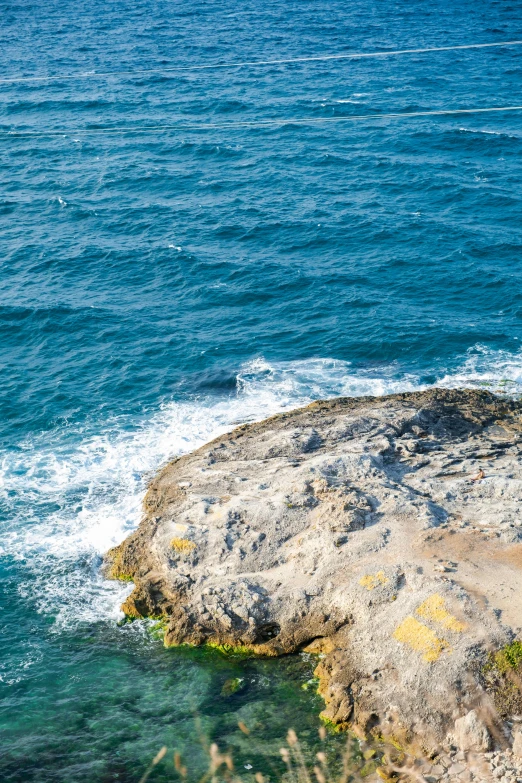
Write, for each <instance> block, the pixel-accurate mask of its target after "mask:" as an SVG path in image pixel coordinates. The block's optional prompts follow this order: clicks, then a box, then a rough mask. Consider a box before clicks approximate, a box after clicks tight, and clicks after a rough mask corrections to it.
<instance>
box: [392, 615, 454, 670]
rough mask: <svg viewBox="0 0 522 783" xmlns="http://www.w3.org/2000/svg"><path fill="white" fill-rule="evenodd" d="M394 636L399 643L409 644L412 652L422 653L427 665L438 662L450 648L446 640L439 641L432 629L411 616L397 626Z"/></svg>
mask: <svg viewBox="0 0 522 783" xmlns="http://www.w3.org/2000/svg"><path fill="white" fill-rule="evenodd" d="M393 636H394V638H395V639H397V641H398V642H401V643H402V644H407V645H408V647H411V649H412V650H415V651H416V652H420V653H422V657H423V658H424V660H425V661H426V662H427V663H433V662H434V661H436V660H438V658H440V655H441V653H442V651H443V650H444V649H445V648H447V647H448V643H447V642H446V641H445V640H444V639H439V638H438V636H436V635H435V633H434V632H433V631H432V630H431V628H428V626H427V625H423V624H422V623H420V622H419V621H418V620H416V619H415V617H412V616H411V615H409V616H408V617H406V619H405V620H403V621H402V623H401V624H400V625H399V626H397V628H396V629H395V631H394V632H393Z"/></svg>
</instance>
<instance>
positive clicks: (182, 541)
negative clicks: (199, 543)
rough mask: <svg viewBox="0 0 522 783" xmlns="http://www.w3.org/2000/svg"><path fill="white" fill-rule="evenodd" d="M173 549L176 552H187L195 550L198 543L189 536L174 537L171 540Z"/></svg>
mask: <svg viewBox="0 0 522 783" xmlns="http://www.w3.org/2000/svg"><path fill="white" fill-rule="evenodd" d="M170 545H171V547H172V549H174V551H175V552H180V553H185V554H187V553H188V552H193V551H194V549H195V548H196V545H195V543H194V542H193V541H189V539H188V538H173V539H172V541H171V542H170Z"/></svg>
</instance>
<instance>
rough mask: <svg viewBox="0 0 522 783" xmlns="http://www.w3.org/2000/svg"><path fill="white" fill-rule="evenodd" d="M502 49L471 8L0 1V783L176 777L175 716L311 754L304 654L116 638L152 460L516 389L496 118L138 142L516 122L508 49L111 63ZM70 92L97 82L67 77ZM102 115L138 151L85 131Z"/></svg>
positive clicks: (513, 259) (520, 134) (508, 21)
mask: <svg viewBox="0 0 522 783" xmlns="http://www.w3.org/2000/svg"><path fill="white" fill-rule="evenodd" d="M521 28H522V24H521V17H520V9H519V7H518V6H517V4H515V3H513V4H511V3H509V2H503V1H502V2H483V1H482V0H478V1H476V2H474V3H471V2H469V1H468V0H465V1H463V2H461V3H457V4H448V3H443V2H441V1H439V0H435V2H432V3H430V4H427V3H423V2H420V0H414V1H413V2H410V3H408V4H403V3H373V2H369V0H355V2H351V3H349V4H348V3H343V2H331V1H330V0H328V2H325V3H322V4H318V3H312V2H308V0H303V2H300V3H299V4H298V3H274V2H271V1H269V2H265V3H263V4H259V3H257V4H256V3H252V2H248V0H247V2H242V3H237V2H235V1H234V0H229V1H228V2H219V1H217V2H214V3H211V4H210V3H201V2H192V0H190V1H189V2H187V3H184V4H183V5H179V4H173V3H172V2H166V0H164V1H162V2H160V1H159V0H157V1H156V0H137V2H135V3H132V4H130V3H123V2H119V0H115V2H113V3H111V4H110V5H107V4H103V3H100V2H99V1H98V0H93V2H91V3H90V4H89V5H88V6H87V5H86V4H83V3H79V2H76V0H71V2H69V3H67V4H63V3H58V2H46V3H43V2H28V3H24V4H23V5H22V4H15V3H4V4H3V5H2V23H1V25H0V44H1V45H0V73H1V78H2V79H8V78H18V81H11V82H6V81H3V82H0V165H1V191H0V228H1V232H2V233H1V237H2V244H1V247H0V253H1V261H2V263H1V265H0V295H1V296H0V326H1V334H2V351H1V352H0V363H1V371H2V374H1V377H2V384H1V386H0V449H1V454H0V481H1V487H2V496H1V503H2V509H1V515H2V516H1V521H2V536H1V542H0V546H1V560H0V580H1V583H0V591H1V600H0V605H1V607H2V615H1V617H2V623H1V628H0V630H1V633H0V689H1V690H2V705H1V708H0V731H1V732H2V736H3V738H5V739H4V743H3V744H4V746H5V747H6V748H7V752H5V754H4V755H3V756H2V757H1V758H0V777H1V779H2V780H6V781H32V780H34V781H68V782H69V781H76V780H78V781H79V780H82V781H109V780H121V781H129V782H130V781H136V780H138V779H139V776H140V775H141V773H142V771H143V768H144V765H145V764H146V761H147V759H148V758H151V757H152V756H153V755H154V754H155V753H156V751H157V749H158V747H159V746H161V745H162V744H163V743H165V744H168V746H169V748H171V749H173V748H174V747H178V749H180V750H182V751H184V752H185V753H186V754H187V755H188V756H189V757H190V758H191V759H192V760H193V762H194V765H195V769H196V768H199V766H198V765H200V764H202V763H203V762H202V758H201V756H200V755H198V754H199V751H197V748H198V747H199V745H198V742H197V736H196V735H197V732H196V733H195V728H194V720H193V717H192V715H193V714H197V715H199V716H200V717H199V719H200V721H201V726H202V727H203V730H204V733H205V734H206V735H208V736H209V737H210V738H214V739H218V740H219V741H220V743H221V744H222V745H227V744H230V745H232V746H233V747H234V748H235V752H236V754H237V756H238V758H239V760H240V763H241V765H242V768H243V770H244V765H245V764H250V763H251V764H252V765H253V769H255V768H256V766H254V765H258V766H262V765H263V764H264V765H265V766H266V765H268V764H269V761H270V759H272V760H273V758H274V757H275V758H277V755H278V754H277V748H278V747H279V743H280V741H281V740H282V739H283V737H284V734H285V733H286V729H287V728H288V726H294V727H295V728H297V729H298V730H299V732H300V734H301V735H302V736H303V741H304V742H305V744H307V747H309V749H310V751H311V750H312V749H313V746H314V741H315V740H314V738H315V737H316V729H317V725H318V724H317V712H318V710H319V707H320V704H319V702H318V699H317V697H316V696H315V695H314V693H313V690H310V689H309V690H303V689H302V687H301V685H302V684H303V683H304V682H306V680H307V679H308V678H309V677H310V671H311V668H312V663H311V662H309V661H306V660H302V659H300V658H290V659H288V660H285V661H275V662H274V661H248V662H244V661H226V660H224V659H222V658H221V657H220V655H219V654H217V653H209V652H204V651H203V652H201V651H192V652H190V651H166V650H164V649H163V648H162V646H161V643H160V642H159V641H158V640H157V639H156V638H154V635H151V633H150V632H149V630H147V627H146V626H143V625H141V624H139V623H136V624H133V625H132V626H124V627H120V626H119V625H118V621H119V619H120V614H119V610H118V607H119V604H120V603H121V600H122V599H123V597H124V596H125V594H126V592H127V590H128V586H125V585H118V584H114V583H110V582H107V581H105V580H104V579H103V578H102V576H101V574H100V570H99V566H100V561H101V555H102V553H103V552H104V551H105V550H106V549H107V548H108V547H110V546H111V545H113V544H114V543H117V542H119V541H120V540H122V538H123V537H124V536H125V534H126V533H127V532H128V531H130V530H131V529H133V528H134V527H135V526H136V524H137V523H138V520H139V514H140V502H141V498H142V495H143V491H144V487H145V485H146V482H147V479H148V477H149V476H150V475H151V474H152V473H153V471H154V470H156V469H157V467H158V466H159V465H160V464H161V463H162V462H164V461H165V460H167V459H169V458H170V457H172V456H174V455H176V454H179V453H183V452H186V451H187V450H190V449H191V448H194V447H195V446H197V445H198V444H200V443H202V442H204V441H205V440H207V439H209V438H210V437H212V436H213V435H215V434H217V433H219V432H222V431H224V430H226V429H229V428H231V427H232V426H234V424H236V423H239V422H243V421H248V420H252V419H256V418H261V417H263V416H266V415H269V414H271V413H273V412H275V411H278V410H281V409H284V408H289V407H293V406H294V407H295V406H297V405H299V404H302V403H306V402H308V401H309V400H311V399H315V398H318V397H326V396H332V395H339V394H382V393H386V392H389V391H395V390H403V389H418V388H422V387H423V386H425V385H430V384H434V383H439V384H442V385H449V386H454V385H474V386H486V387H489V388H493V389H499V390H502V391H507V392H509V393H514V394H518V393H520V391H521V390H522V354H521V348H520V340H521V338H522V298H521V283H522V266H521V248H522V242H521V232H520V209H521V201H522V193H521V188H520V181H521V175H522V164H521V152H522V127H521V115H520V113H518V114H517V113H499V114H495V115H467V116H458V117H456V116H441V117H420V118H415V119H408V120H406V119H402V120H391V119H383V120H378V121H375V120H372V121H365V122H358V123H346V124H334V123H332V124H323V125H321V124H318V125H309V124H306V123H305V124H291V123H290V124H286V125H284V126H282V127H273V126H272V127H269V128H235V129H233V128H228V129H227V128H221V129H219V128H214V129H211V128H209V129H206V130H205V129H199V130H176V129H174V130H169V131H163V130H161V128H162V127H164V126H165V125H169V126H175V124H176V123H184V124H185V125H186V124H187V123H189V122H190V123H191V124H197V123H203V122H210V123H214V124H216V123H223V122H238V121H244V120H255V121H257V120H261V119H266V118H281V119H288V118H291V117H294V118H302V117H315V118H320V117H327V118H335V117H342V116H350V115H354V114H357V115H360V114H366V113H371V114H375V113H388V112H395V111H397V112H413V111H419V110H420V111H422V110H435V109H441V108H470V107H488V106H502V105H512V104H514V103H519V102H520V101H519V99H518V95H519V92H520V83H521V74H522V70H521V67H522V47H505V48H497V49H482V50H462V51H459V52H438V53H430V54H410V55H402V56H395V57H387V58H380V59H375V58H374V59H371V58H368V59H361V60H339V61H331V60H330V61H318V62H302V63H295V64H290V65H288V64H287V65H282V64H280V65H269V66H256V67H253V66H245V67H241V68H239V67H238V68H232V69H225V70H219V69H207V70H204V71H196V70H192V71H190V70H187V71H181V72H177V73H176V72H172V71H169V72H165V73H157V72H154V73H141V74H137V73H136V71H138V70H139V71H146V70H147V69H155V70H157V69H158V68H162V67H163V68H169V67H174V66H182V67H192V66H194V65H199V64H203V65H204V64H210V63H224V62H245V61H258V60H272V59H286V58H295V57H300V56H313V55H318V54H319V55H320V54H339V53H343V52H347V51H357V52H374V51H382V50H390V49H406V48H418V47H434V46H435V47H436V46H447V45H451V44H468V43H482V42H491V41H505V40H514V39H519V38H522V29H521ZM92 71H96V72H103V73H108V74H112V75H109V76H104V77H100V78H99V77H95V76H92V75H91V76H85V77H82V78H79V79H67V78H65V77H66V76H68V75H71V74H78V73H86V72H92ZM122 72H126V73H122ZM129 72H131V73H129ZM33 75H37V76H41V75H48V76H53V77H58V78H56V79H54V80H51V81H36V82H34V81H21V80H20V79H22V78H24V77H28V76H33ZM123 125H124V126H125V127H130V128H139V127H142V126H145V125H147V126H149V125H154V126H155V127H156V128H158V129H159V130H156V131H154V132H148V133H146V134H144V133H139V132H134V131H133V132H129V133H126V134H123V135H122V134H107V133H87V132H86V131H87V129H91V130H92V129H95V128H105V129H107V128H111V127H121V126H123ZM13 129H26V130H32V131H37V132H39V133H40V134H42V133H44V132H46V131H49V130H52V129H54V130H57V129H58V130H63V133H61V134H60V135H58V136H46V135H37V136H34V137H23V136H14V135H8V134H6V133H5V131H9V130H13ZM231 677H239V678H241V677H242V678H243V680H244V685H243V687H242V688H241V690H240V691H238V693H236V694H234V695H233V696H229V697H225V696H222V695H221V689H222V687H223V684H224V682H225V681H226V680H227V679H230V678H231ZM247 718H248V721H250V722H251V723H253V724H255V726H256V727H257V728H256V735H255V740H254V739H247V738H246V737H245V736H244V735H242V734H241V732H240V731H239V730H238V729H237V721H238V720H241V719H242V720H244V722H245V723H247V722H248V721H247ZM329 741H331V742H333V741H334V740H333V739H332V740H329ZM256 754H257V755H256ZM261 757H263V758H261ZM169 758H170V756H169ZM270 763H272V761H270ZM169 774H170V770H169V769H167V767H166V766H165V767H161V768H158V770H157V771H156V772H155V775H156V776H157V779H158V780H159V779H161V776H162V775H163V776H164V779H167V777H168V775H169ZM245 774H247V773H246V772H245Z"/></svg>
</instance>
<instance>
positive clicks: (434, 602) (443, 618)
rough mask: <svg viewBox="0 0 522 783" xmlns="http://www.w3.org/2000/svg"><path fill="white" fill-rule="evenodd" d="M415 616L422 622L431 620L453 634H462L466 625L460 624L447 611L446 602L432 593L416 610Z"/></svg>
mask: <svg viewBox="0 0 522 783" xmlns="http://www.w3.org/2000/svg"><path fill="white" fill-rule="evenodd" d="M416 614H418V615H419V617H422V619H423V620H431V621H432V622H434V623H438V624H439V625H442V627H443V628H447V629H448V631H454V632H455V633H462V631H465V630H466V627H467V626H466V623H462V622H460V620H457V618H456V617H454V616H453V615H452V614H450V613H449V612H448V611H447V609H446V602H445V600H444V598H443V597H442V596H441V595H439V594H438V593H434V594H433V595H430V597H429V598H426V600H425V601H424V603H422V604H421V605H420V606H419V608H418V609H416Z"/></svg>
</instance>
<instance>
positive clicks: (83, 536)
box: [0, 346, 522, 628]
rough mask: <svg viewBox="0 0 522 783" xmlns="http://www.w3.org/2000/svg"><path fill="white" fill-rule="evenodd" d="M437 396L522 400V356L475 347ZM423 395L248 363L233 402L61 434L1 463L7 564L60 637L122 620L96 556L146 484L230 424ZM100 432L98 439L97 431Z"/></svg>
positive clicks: (122, 526)
mask: <svg viewBox="0 0 522 783" xmlns="http://www.w3.org/2000/svg"><path fill="white" fill-rule="evenodd" d="M437 385H440V386H445V387H455V386H473V387H480V388H483V387H486V388H491V389H493V390H495V391H504V392H507V393H510V394H522V353H517V354H513V353H508V352H503V351H500V352H499V351H496V352H495V351H490V350H488V349H487V348H484V347H480V346H478V347H476V348H475V349H473V350H472V351H470V352H469V354H468V356H467V357H465V359H464V361H463V362H462V363H461V365H460V366H459V367H458V368H457V369H456V370H455V372H452V373H448V374H446V375H441V376H440V377H439V379H438V381H437ZM423 387H424V384H423V382H422V379H421V377H420V376H419V375H416V374H413V373H412V374H405V373H404V372H400V371H399V368H398V367H396V366H393V365H391V366H388V367H384V368H379V369H375V368H374V369H373V370H361V369H357V370H355V369H354V368H353V366H352V365H351V364H350V363H349V362H344V361H338V360H333V359H308V360H301V361H294V362H272V363H270V362H267V361H265V360H264V359H262V358H259V359H256V360H254V361H251V362H249V363H247V364H245V365H244V366H243V367H242V368H241V370H240V372H239V373H238V376H237V391H236V393H235V394H232V395H229V396H221V397H206V398H202V399H198V400H191V401H177V402H170V403H168V404H165V405H163V407H162V408H161V409H160V410H159V411H157V412H156V413H155V414H152V415H151V416H150V417H148V418H143V419H142V420H141V421H139V422H136V421H134V422H130V421H129V420H128V419H126V420H123V419H121V420H118V419H116V420H114V421H111V422H106V423H105V424H104V425H103V427H101V426H100V427H99V428H98V432H92V433H91V434H88V433H87V434H85V433H82V432H80V431H74V430H73V429H71V428H65V429H63V430H61V431H55V432H52V433H46V434H44V435H42V436H39V437H35V438H33V439H31V440H28V441H27V442H25V443H22V444H20V448H19V449H18V450H16V451H11V452H9V453H6V454H4V455H3V457H2V459H1V462H0V489H1V490H2V494H3V500H4V504H5V505H6V506H7V511H8V514H9V515H10V518H11V522H10V526H9V527H8V529H7V531H6V534H5V535H4V536H3V539H2V549H0V554H3V555H6V556H9V557H10V558H14V559H16V560H18V565H19V566H20V567H21V569H22V571H23V573H25V574H26V575H27V578H25V579H22V581H21V583H20V585H19V590H20V593H21V594H22V595H24V596H25V597H26V598H27V600H29V601H31V602H32V603H35V604H36V606H37V607H38V609H39V610H40V611H41V612H45V613H49V614H51V615H52V616H54V617H55V618H56V621H57V625H56V627H58V628H59V627H62V626H63V625H64V624H65V625H71V624H75V623H77V622H93V621H96V620H98V619H110V618H117V617H118V614H119V609H118V606H119V604H120V603H121V601H122V600H123V597H124V596H125V594H126V593H127V591H128V585H120V584H118V583H114V582H108V581H107V580H105V579H103V577H102V576H101V574H100V570H99V564H100V556H101V554H102V553H103V552H105V551H106V550H107V549H108V548H109V547H111V546H113V545H114V544H116V543H119V542H120V541H121V540H122V539H123V538H124V537H125V535H126V534H127V533H128V532H129V531H130V530H132V529H134V528H135V527H136V525H137V524H138V522H139V517H140V507H141V499H142V496H143V493H144V489H145V485H146V482H147V479H148V477H149V476H151V475H152V473H153V472H154V471H155V470H156V469H157V468H158V466H159V465H161V464H162V463H164V462H165V461H166V460H168V459H169V458H171V457H173V456H175V455H177V454H183V453H186V452H188V451H190V450H192V449H194V448H196V447H197V446H199V445H201V444H202V443H204V442H206V441H208V440H210V439H211V438H213V437H215V436H217V435H219V434H220V433H223V432H225V431H226V430H229V429H231V428H232V427H234V426H235V425H237V424H239V423H242V422H246V421H253V420H259V419H262V418H264V417H266V416H269V415H271V414H273V413H276V412H277V411H281V410H285V409H289V408H294V407H297V406H299V405H304V404H306V403H308V402H310V401H311V400H314V399H320V398H326V397H334V396H343V395H346V396H359V395H382V394H387V393H392V392H397V391H409V390H415V389H421V388H423ZM93 429H94V428H93Z"/></svg>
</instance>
